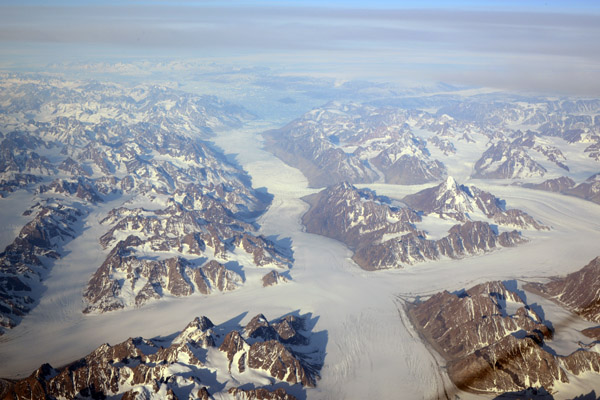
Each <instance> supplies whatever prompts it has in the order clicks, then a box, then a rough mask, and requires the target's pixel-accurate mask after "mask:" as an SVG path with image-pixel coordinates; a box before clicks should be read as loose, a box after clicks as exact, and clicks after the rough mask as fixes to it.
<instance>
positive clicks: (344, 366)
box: [0, 123, 600, 399]
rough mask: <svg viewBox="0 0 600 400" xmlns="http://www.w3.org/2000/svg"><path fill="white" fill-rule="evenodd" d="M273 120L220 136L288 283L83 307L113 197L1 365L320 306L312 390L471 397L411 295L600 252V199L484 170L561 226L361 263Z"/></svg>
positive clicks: (65, 358) (2, 347)
mask: <svg viewBox="0 0 600 400" xmlns="http://www.w3.org/2000/svg"><path fill="white" fill-rule="evenodd" d="M267 128H269V126H267V125H265V124H259V123H255V124H254V126H252V127H250V128H244V129H228V130H221V131H218V132H217V135H216V137H215V138H214V142H215V143H216V145H217V146H219V147H221V148H222V149H224V151H225V153H226V154H229V155H230V156H231V157H234V158H235V160H236V161H237V162H238V163H240V164H241V166H242V167H243V168H244V169H245V170H246V171H247V172H248V173H249V175H250V177H251V179H252V184H253V186H254V187H255V188H264V189H266V190H267V191H268V192H269V193H271V194H272V195H273V196H274V197H273V200H272V204H271V206H270V207H269V209H268V210H267V212H266V213H265V214H264V215H263V216H261V217H260V219H259V221H258V222H259V224H260V226H261V229H260V233H261V234H263V235H265V236H267V237H270V238H271V239H273V240H275V241H284V242H291V244H292V248H293V251H294V266H293V268H292V269H291V273H292V276H293V280H292V281H291V282H289V283H287V284H285V285H278V286H275V287H271V288H268V289H267V290H265V289H262V288H259V287H257V286H256V287H255V286H252V285H246V286H245V287H243V288H241V289H239V290H237V291H235V292H231V293H227V294H226V295H217V296H207V297H202V298H198V297H188V298H178V299H175V298H169V297H167V298H165V299H163V301H160V302H156V303H151V304H147V305H145V306H143V307H142V308H140V309H131V310H122V311H117V312H114V313H107V314H101V315H90V316H84V315H83V314H82V313H81V307H82V303H81V288H82V287H83V286H84V285H85V283H86V282H87V279H88V278H89V276H90V275H91V273H92V272H93V271H94V269H95V267H96V266H97V265H99V264H100V263H101V261H102V258H103V255H102V254H101V253H100V249H99V246H98V245H97V243H96V242H95V239H96V238H97V237H99V236H100V234H101V232H102V228H101V227H100V226H99V223H98V221H99V220H100V219H101V218H102V217H103V215H105V214H106V212H107V211H108V210H110V209H111V208H112V207H113V206H114V205H113V204H111V202H107V203H106V204H103V205H102V206H101V208H99V209H98V210H96V211H94V213H93V214H92V215H90V216H89V217H87V218H86V223H85V226H84V227H83V228H82V235H81V236H80V237H78V238H77V239H75V240H73V241H72V242H70V243H69V244H68V245H67V246H66V249H67V250H68V255H67V256H65V257H63V258H62V259H61V260H60V261H59V262H57V264H56V265H55V266H54V268H53V269H52V271H51V273H50V275H49V276H48V278H47V280H46V281H45V285H46V286H47V289H46V292H45V293H44V296H43V297H42V300H41V302H40V304H39V305H38V306H37V307H36V308H35V309H34V310H33V311H32V312H31V313H30V314H29V316H28V317H27V318H26V319H24V320H23V322H22V323H21V324H20V325H18V326H17V327H16V328H14V329H13V330H11V331H9V332H7V333H6V334H5V335H4V336H0V359H1V360H3V361H2V362H1V363H0V376H4V377H15V378H16V377H22V376H25V375H27V374H29V373H30V372H31V371H32V370H33V369H34V368H37V367H38V366H39V364H40V360H44V361H45V362H49V363H51V364H52V365H54V366H60V365H63V364H64V363H66V362H69V361H71V360H74V359H77V358H78V357H81V356H82V355H83V354H87V353H88V352H89V351H91V350H92V349H94V348H95V347H97V346H98V345H99V344H100V343H104V342H108V343H111V344H113V343H117V342H121V341H123V340H125V339H127V338H128V337H130V336H143V337H155V336H161V335H167V334H170V333H171V332H172V331H173V327H182V326H184V325H185V324H186V323H187V322H188V321H189V320H190V318H191V317H192V316H197V315H209V316H210V317H211V318H212V320H213V321H214V322H215V323H217V324H220V323H227V321H240V320H244V321H246V322H247V320H248V319H249V318H250V317H252V316H253V315H255V314H257V313H260V312H262V313H265V314H268V315H273V316H275V315H282V314H285V313H287V312H290V311H291V310H297V311H298V312H300V313H302V314H305V313H310V314H312V315H313V316H314V317H316V318H317V319H318V320H317V323H316V326H315V329H316V330H317V331H325V332H326V341H327V346H326V355H325V360H324V366H323V369H322V371H321V375H322V378H321V380H320V381H319V382H318V384H317V387H316V388H314V389H308V390H307V392H306V395H307V398H309V399H324V398H328V399H339V398H367V397H369V398H397V396H398V394H399V393H402V394H403V397H404V398H423V399H431V398H440V397H446V396H447V395H452V396H453V395H454V394H456V395H458V396H459V397H460V398H462V399H468V398H481V396H476V395H473V394H470V393H466V392H462V391H459V392H456V393H449V392H448V391H449V390H455V389H453V385H452V384H451V383H450V382H449V378H448V377H447V375H445V372H443V370H441V369H440V368H439V365H440V364H441V363H442V362H443V361H442V360H441V359H440V357H439V356H438V355H437V354H435V353H434V352H433V351H432V350H431V349H429V348H428V347H427V345H425V344H424V343H423V342H422V341H421V340H420V338H419V336H418V334H417V333H416V332H415V331H414V329H413V328H412V326H411V325H410V323H409V322H408V321H407V317H406V315H405V313H404V311H403V306H402V305H403V301H404V300H405V299H406V300H413V299H414V298H416V297H417V296H427V295H431V294H433V293H435V292H437V291H440V290H459V289H461V288H465V287H470V286H472V285H474V284H476V283H480V282H484V281H488V280H509V281H512V280H516V281H517V282H519V281H520V280H521V279H533V280H535V279H539V278H545V277H549V276H554V275H564V274H566V273H569V272H572V271H574V270H576V269H578V268H579V267H580V266H581V265H584V264H585V263H586V262H587V261H589V260H590V259H592V258H593V257H595V256H596V255H597V254H596V253H597V251H598V248H597V243H599V242H600V207H598V205H596V204H593V203H591V202H587V201H584V200H580V199H577V198H574V197H567V196H561V195H558V194H551V193H546V192H541V191H532V190H528V189H521V188H517V187H510V186H502V185H498V184H497V183H496V182H494V181H482V180H480V181H477V185H478V186H480V187H482V188H483V189H485V190H490V191H491V192H493V193H495V194H497V195H498V196H500V197H502V198H504V199H506V200H507V201H508V202H509V203H511V204H512V205H514V206H516V207H519V208H521V209H523V210H525V211H526V212H528V213H531V214H532V215H535V216H536V217H537V218H539V219H540V220H542V221H544V223H546V224H548V225H550V226H551V227H552V231H549V232H546V231H540V232H535V233H529V236H530V237H531V238H533V239H534V240H532V241H531V242H529V243H527V244H525V245H523V246H520V247H518V248H512V249H502V250H500V251H496V252H492V253H490V254H485V255H482V256H475V257H469V258H466V259H462V260H459V261H457V260H441V261H436V262H426V263H424V264H420V265H417V266H412V267H408V268H405V269H403V270H388V271H378V272H376V273H373V272H367V271H363V270H361V269H360V268H358V267H357V266H356V265H355V264H354V263H353V261H352V260H351V259H350V257H351V252H350V251H349V250H348V248H346V246H344V245H343V244H341V243H339V242H337V241H335V240H332V239H327V238H324V237H321V236H317V235H313V234H309V233H305V232H304V231H303V227H302V225H301V222H300V218H301V216H302V214H303V213H304V212H305V211H306V210H307V209H308V205H307V204H306V203H305V202H303V201H302V200H301V197H303V196H305V195H308V194H312V193H315V192H316V190H315V189H311V188H309V187H308V181H307V179H306V178H305V177H304V176H303V175H302V173H300V171H298V170H297V169H295V168H292V167H289V166H287V165H285V164H284V163H283V162H282V161H280V160H279V159H277V158H275V157H274V156H273V155H271V154H270V153H267V152H266V151H264V150H263V149H262V139H261V136H260V135H259V133H260V132H262V131H264V130H266V129H267ZM368 186H369V187H370V188H372V189H374V190H376V192H377V193H378V194H380V195H385V196H389V197H390V198H392V199H394V198H401V197H403V196H404V195H406V194H409V193H414V192H416V191H417V190H415V187H414V186H398V185H388V184H383V183H374V184H370V185H368ZM425 186H426V185H424V186H423V187H425ZM549 199H550V200H549ZM90 260H91V262H90ZM248 281H249V282H250V280H248ZM533 299H534V300H535V302H538V304H543V305H544V309H545V310H546V313H547V314H546V319H548V320H551V321H553V323H554V326H555V327H557V330H556V337H555V339H554V340H553V341H550V342H549V346H551V347H552V348H553V349H554V350H555V351H556V352H558V353H561V352H566V351H572V350H573V348H572V340H563V337H564V336H569V335H571V334H572V333H573V332H572V330H573V328H572V327H565V330H566V331H565V332H563V331H561V329H560V321H561V320H564V319H568V318H569V317H568V314H567V313H566V312H564V311H562V310H561V309H560V308H558V307H553V306H552V303H551V302H549V301H547V300H544V299H543V298H540V297H533ZM579 325H581V326H590V325H591V324H589V323H585V322H579ZM594 389H595V390H598V386H597V377H596V376H592V375H590V376H589V377H588V378H586V377H585V376H583V377H580V378H579V379H578V380H577V382H576V383H575V384H571V385H569V386H568V387H567V386H565V387H564V388H560V389H559V390H558V392H557V393H556V394H555V397H556V398H565V399H566V398H570V397H572V396H574V395H578V394H581V393H588V392H590V391H592V390H594ZM483 397H486V396H483ZM487 397H489V398H491V397H492V396H489V395H488V396H487Z"/></svg>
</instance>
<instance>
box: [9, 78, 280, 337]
mask: <svg viewBox="0 0 600 400" xmlns="http://www.w3.org/2000/svg"><path fill="white" fill-rule="evenodd" d="M0 86H1V87H2V88H3V90H2V94H0V99H1V100H2V101H1V106H0V132H1V133H0V194H1V196H2V199H0V200H2V201H5V202H11V201H13V200H12V198H13V196H14V194H15V192H17V191H18V192H19V193H21V194H20V196H22V197H24V198H27V200H25V201H29V202H30V204H31V208H30V210H29V211H27V212H26V213H28V215H26V216H25V217H27V218H31V219H32V220H30V222H29V223H27V224H26V225H25V226H24V227H23V229H22V231H21V233H20V234H19V236H18V237H17V238H16V239H15V241H14V242H13V244H11V245H9V247H7V249H6V250H5V251H4V253H2V256H1V257H2V269H0V298H1V303H0V321H1V323H2V330H0V334H1V333H2V332H4V329H6V328H11V327H14V326H15V324H17V323H18V322H19V321H20V319H21V318H22V317H23V316H24V315H25V314H26V313H27V312H28V311H29V310H30V309H31V308H32V307H33V306H35V303H36V302H37V301H38V300H39V296H40V294H41V293H43V290H38V289H36V290H33V287H34V286H35V287H36V288H37V287H39V286H40V284H41V285H43V279H44V278H45V277H46V275H47V270H48V269H49V268H51V266H52V264H53V263H52V262H51V260H52V258H56V257H59V256H60V251H57V249H58V247H57V246H60V243H58V242H56V241H48V240H47V237H53V236H55V237H56V238H57V239H58V238H59V237H62V238H63V242H64V240H77V237H78V236H79V235H80V234H81V227H80V226H79V225H77V224H80V225H83V224H84V223H86V218H89V215H92V214H93V215H96V214H95V210H97V209H99V207H100V206H101V205H103V204H104V203H107V202H112V204H117V205H118V206H117V207H115V208H114V209H113V210H110V211H109V212H108V214H107V215H105V216H101V217H100V218H101V219H102V225H104V226H106V231H105V233H104V234H103V235H102V236H101V237H99V238H98V242H99V246H98V249H90V251H92V252H94V251H96V252H102V251H103V250H104V252H105V253H104V254H103V255H102V257H105V260H104V262H103V263H101V265H98V266H97V268H98V269H97V271H96V272H95V273H92V274H91V276H90V280H89V282H88V285H87V287H86V288H83V289H84V290H83V292H84V299H85V302H86V305H85V306H84V307H85V311H86V312H104V311H109V310H115V309H119V308H124V307H139V306H142V305H143V304H144V303H146V302H148V301H152V300H156V299H159V298H161V297H163V296H165V295H173V296H187V295H191V294H194V293H199V294H202V295H208V294H210V293H212V292H220V291H228V290H234V289H235V288H237V287H240V286H241V285H243V283H244V282H243V281H244V280H243V278H242V277H241V276H240V274H239V273H237V272H235V271H233V270H231V267H234V268H236V270H237V271H241V270H243V268H245V267H246V268H269V269H273V268H275V269H287V268H289V267H290V266H291V260H292V258H291V251H290V249H285V248H280V247H279V246H277V245H276V244H275V243H273V242H272V241H270V240H269V239H268V238H266V237H264V236H262V235H260V234H258V233H257V231H258V228H259V227H258V225H256V224H255V223H254V222H253V221H254V219H255V218H256V216H258V215H260V214H261V213H262V212H264V211H265V209H266V207H267V206H268V204H269V201H270V198H269V196H268V195H267V194H265V193H262V192H258V191H256V190H254V189H253V188H252V185H251V182H250V178H249V177H248V175H247V174H246V173H245V172H244V171H242V170H241V169H240V168H239V167H238V166H236V165H235V164H232V163H231V162H230V161H228V160H227V158H226V157H225V155H224V154H223V153H222V152H221V151H220V150H219V149H217V148H215V146H214V145H213V144H211V143H210V142H209V141H207V139H209V138H210V137H211V135H212V134H213V129H214V128H220V127H224V126H239V125H240V124H241V123H242V122H243V121H246V120H248V118H251V115H249V113H248V112H247V111H245V110H244V109H242V108H240V107H237V106H235V105H232V104H228V103H225V102H222V101H220V100H218V99H217V98H215V97H210V96H208V97H207V96H197V95H192V94H189V93H185V92H181V91H176V90H173V89H170V88H166V87H160V86H152V85H146V86H144V85H141V86H137V87H126V86H120V85H116V84H108V83H99V82H93V83H90V82H75V81H67V80H61V79H54V78H43V77H36V78H28V77H25V76H19V75H15V76H13V75H4V76H3V78H2V80H1V81H0ZM25 194H26V196H25ZM36 204H38V205H36ZM40 204H41V206H40ZM140 204H143V206H139V205H140ZM36 207H38V208H36ZM39 207H42V208H43V209H42V210H39ZM36 215H37V216H36ZM94 218H96V216H94ZM94 222H95V221H94ZM75 225H77V227H76V226H75ZM40 254H43V255H44V257H43V258H40V257H39V255H40ZM229 263H231V264H229ZM226 264H228V265H229V267H228V266H227V265H226ZM265 272H266V271H265ZM288 277H289V275H288Z"/></svg>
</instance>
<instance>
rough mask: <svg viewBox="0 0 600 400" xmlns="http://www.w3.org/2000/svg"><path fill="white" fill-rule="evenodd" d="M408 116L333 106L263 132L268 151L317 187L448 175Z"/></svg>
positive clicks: (423, 179)
mask: <svg viewBox="0 0 600 400" xmlns="http://www.w3.org/2000/svg"><path fill="white" fill-rule="evenodd" d="M408 118H409V115H408V113H407V112H405V111H403V110H397V109H396V110H394V109H378V108H375V107H371V106H366V105H358V104H340V103H335V102H334V103H330V104H328V105H326V106H324V107H322V108H318V109H314V110H312V111H310V112H308V113H306V114H305V115H303V116H302V117H301V118H299V119H297V120H295V121H292V122H290V123H289V124H288V125H286V126H285V127H283V128H281V129H277V130H273V131H269V132H265V133H263V136H264V137H265V139H266V142H267V148H268V149H269V150H270V151H272V152H273V153H274V154H275V155H276V156H278V157H279V158H281V159H282V160H283V161H284V162H286V163H288V164H290V165H291V166H294V167H297V168H299V169H300V170H301V171H302V172H303V173H304V174H305V176H306V177H307V178H308V180H309V182H310V185H311V186H312V187H322V186H327V185H331V184H336V183H340V182H343V181H348V182H351V183H372V182H375V181H376V180H378V179H383V180H385V182H388V183H397V184H417V183H425V182H430V181H435V180H438V179H441V178H442V177H444V176H445V174H446V170H445V167H444V165H443V164H442V163H440V162H439V161H437V160H434V159H432V158H431V157H430V155H429V152H428V150H427V147H426V146H427V143H426V142H425V141H423V140H420V139H419V138H417V137H416V136H414V135H413V134H412V132H411V131H410V129H409V128H408V126H407V125H406V121H407V119H408Z"/></svg>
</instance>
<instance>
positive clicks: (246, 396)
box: [229, 388, 296, 400]
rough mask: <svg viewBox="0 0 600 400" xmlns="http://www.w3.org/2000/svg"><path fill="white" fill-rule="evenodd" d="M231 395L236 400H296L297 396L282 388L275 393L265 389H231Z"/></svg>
mask: <svg viewBox="0 0 600 400" xmlns="http://www.w3.org/2000/svg"><path fill="white" fill-rule="evenodd" d="M229 394H231V395H232V396H233V397H234V398H235V399H236V400H296V397H295V396H292V395H291V394H288V393H287V392H286V391H285V390H284V389H282V388H279V389H275V390H273V391H270V390H267V389H265V388H258V389H240V388H231V389H229Z"/></svg>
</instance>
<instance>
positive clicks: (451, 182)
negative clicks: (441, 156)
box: [440, 175, 459, 190]
mask: <svg viewBox="0 0 600 400" xmlns="http://www.w3.org/2000/svg"><path fill="white" fill-rule="evenodd" d="M440 186H441V188H443V189H444V190H458V189H459V186H458V183H457V182H456V180H455V179H454V177H452V176H451V175H448V177H447V178H446V180H445V181H444V183H443V184H442V185H440Z"/></svg>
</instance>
